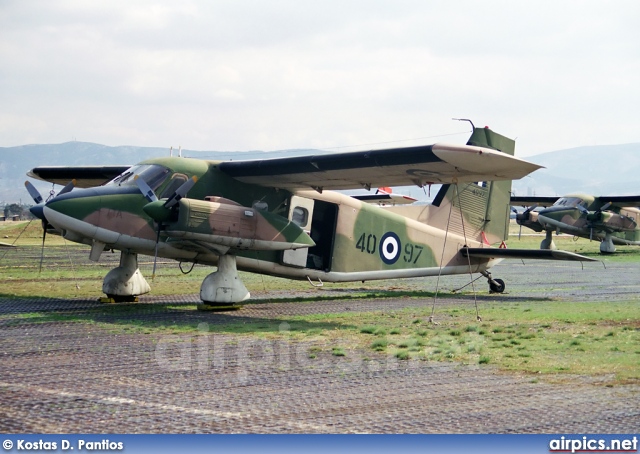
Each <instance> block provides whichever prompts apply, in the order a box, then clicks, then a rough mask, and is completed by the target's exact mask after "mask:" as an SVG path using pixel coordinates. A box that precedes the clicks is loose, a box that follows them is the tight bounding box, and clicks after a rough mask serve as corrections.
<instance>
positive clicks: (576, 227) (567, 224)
mask: <svg viewBox="0 0 640 454" xmlns="http://www.w3.org/2000/svg"><path fill="white" fill-rule="evenodd" d="M511 204H512V205H518V206H525V207H529V208H527V209H526V210H525V211H523V212H522V213H517V214H516V222H517V223H518V224H520V226H525V227H528V228H530V229H532V230H534V231H536V232H542V231H545V232H546V237H545V239H544V240H542V243H541V244H540V248H541V249H555V244H554V243H553V238H552V235H553V232H554V231H555V232H556V233H560V232H562V233H568V234H571V235H575V236H578V237H581V238H588V239H590V240H598V241H600V242H601V243H600V252H602V253H603V254H605V253H613V252H615V250H616V248H615V245H616V244H619V245H640V229H639V228H638V219H640V217H639V216H640V210H639V209H638V208H634V207H631V206H630V205H640V196H614V197H609V196H600V197H594V196H591V195H586V194H579V193H576V194H569V195H566V196H564V197H535V196H534V197H516V196H513V197H511ZM538 206H543V207H548V208H545V209H542V210H539V211H534V210H535V208H536V207H538Z"/></svg>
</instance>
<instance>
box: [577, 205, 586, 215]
mask: <svg viewBox="0 0 640 454" xmlns="http://www.w3.org/2000/svg"><path fill="white" fill-rule="evenodd" d="M576 208H577V209H578V211H579V212H581V213H582V214H589V210H587V209H586V208H585V207H583V206H582V205H576Z"/></svg>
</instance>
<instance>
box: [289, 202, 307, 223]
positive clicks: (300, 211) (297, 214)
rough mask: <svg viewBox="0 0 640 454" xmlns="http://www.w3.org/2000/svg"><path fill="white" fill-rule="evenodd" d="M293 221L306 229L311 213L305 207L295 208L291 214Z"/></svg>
mask: <svg viewBox="0 0 640 454" xmlns="http://www.w3.org/2000/svg"><path fill="white" fill-rule="evenodd" d="M291 221H292V222H293V223H294V224H296V225H298V226H300V227H305V226H306V225H307V223H308V222H309V211H308V210H307V209H306V208H303V207H295V208H294V209H293V213H292V214H291Z"/></svg>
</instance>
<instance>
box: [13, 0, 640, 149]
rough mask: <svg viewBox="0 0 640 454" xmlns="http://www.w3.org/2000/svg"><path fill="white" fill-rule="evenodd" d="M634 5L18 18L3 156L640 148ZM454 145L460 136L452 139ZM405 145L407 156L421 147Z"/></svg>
mask: <svg viewBox="0 0 640 454" xmlns="http://www.w3.org/2000/svg"><path fill="white" fill-rule="evenodd" d="M638 13H640V4H637V3H636V2H633V1H614V2H613V3H603V2H598V1H581V2H578V1H563V2H551V1H542V2H536V3H520V2H506V1H486V2H483V3H482V4H478V3H477V2H471V1H446V2H445V1H435V2H422V1H409V0H407V1H402V2H390V1H389V2H385V1H377V2H370V1H350V2H338V1H335V0H327V1H325V2H305V1H296V2H294V1H285V0H274V1H272V2H258V1H216V2H205V1H196V0H192V1H186V2H159V1H142V2H134V3H131V2H125V1H110V2H107V1H94V2H84V1H71V0H62V1H58V2H48V1H40V2H35V3H34V2H29V3H28V4H27V3H25V2H19V1H11V0H8V1H5V2H4V3H3V6H2V8H1V9H0V26H2V27H3V35H4V39H3V42H2V43H0V58H2V61H3V62H4V63H5V64H4V65H3V69H2V70H1V72H0V81H1V82H2V84H3V91H2V93H0V103H1V104H0V105H1V106H2V107H0V118H3V119H4V120H5V121H3V122H2V124H0V136H1V137H2V138H3V142H4V143H2V144H0V145H4V146H9V145H18V144H24V143H31V142H40V143H47V142H49V143H51V142H62V141H66V140H70V139H71V138H73V137H75V138H78V140H87V141H92V142H100V143H105V144H107V145H118V144H132V145H144V146H169V145H177V144H178V143H180V144H182V145H183V146H185V147H188V148H191V149H203V150H214V149H216V150H235V149H239V150H246V149H277V148H295V147H339V146H344V145H357V144H365V143H373V142H387V141H393V140H402V139H407V138H413V137H425V136H427V137H431V136H434V135H438V134H442V135H446V134H452V133H456V132H463V134H461V136H460V137H459V138H458V137H453V138H452V139H451V140H455V141H458V142H460V141H463V140H464V136H465V134H464V131H468V127H467V126H465V125H463V124H459V123H455V122H452V121H451V120H450V119H451V118H452V117H458V116H462V117H466V118H473V119H474V121H476V124H487V123H488V124H489V125H490V126H491V127H492V128H494V129H495V130H498V131H499V132H501V133H503V134H505V135H509V136H514V137H515V136H517V137H518V147H519V154H520V155H526V154H531V153H539V152H545V151H550V150H554V149H559V148H568V147H572V146H578V145H592V144H594V143H600V144H603V143H622V142H633V141H639V138H638V133H637V114H636V111H637V108H636V106H637V105H638V102H639V101H640V99H639V98H640V95H639V94H638V90H637V88H636V87H635V85H636V78H637V76H636V75H637V74H638V70H640V67H639V66H640V63H639V59H638V55H640V48H639V46H640V39H639V38H640V32H639V31H638V29H637V26H636V24H635V23H634V17H638ZM446 137H449V136H445V138H446ZM403 144H405V143H403Z"/></svg>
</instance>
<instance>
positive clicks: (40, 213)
mask: <svg viewBox="0 0 640 454" xmlns="http://www.w3.org/2000/svg"><path fill="white" fill-rule="evenodd" d="M29 211H31V214H33V215H34V216H35V217H37V218H38V219H40V220H42V221H44V220H46V219H45V217H44V204H43V203H40V204H38V205H35V206H32V207H31V208H29Z"/></svg>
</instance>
